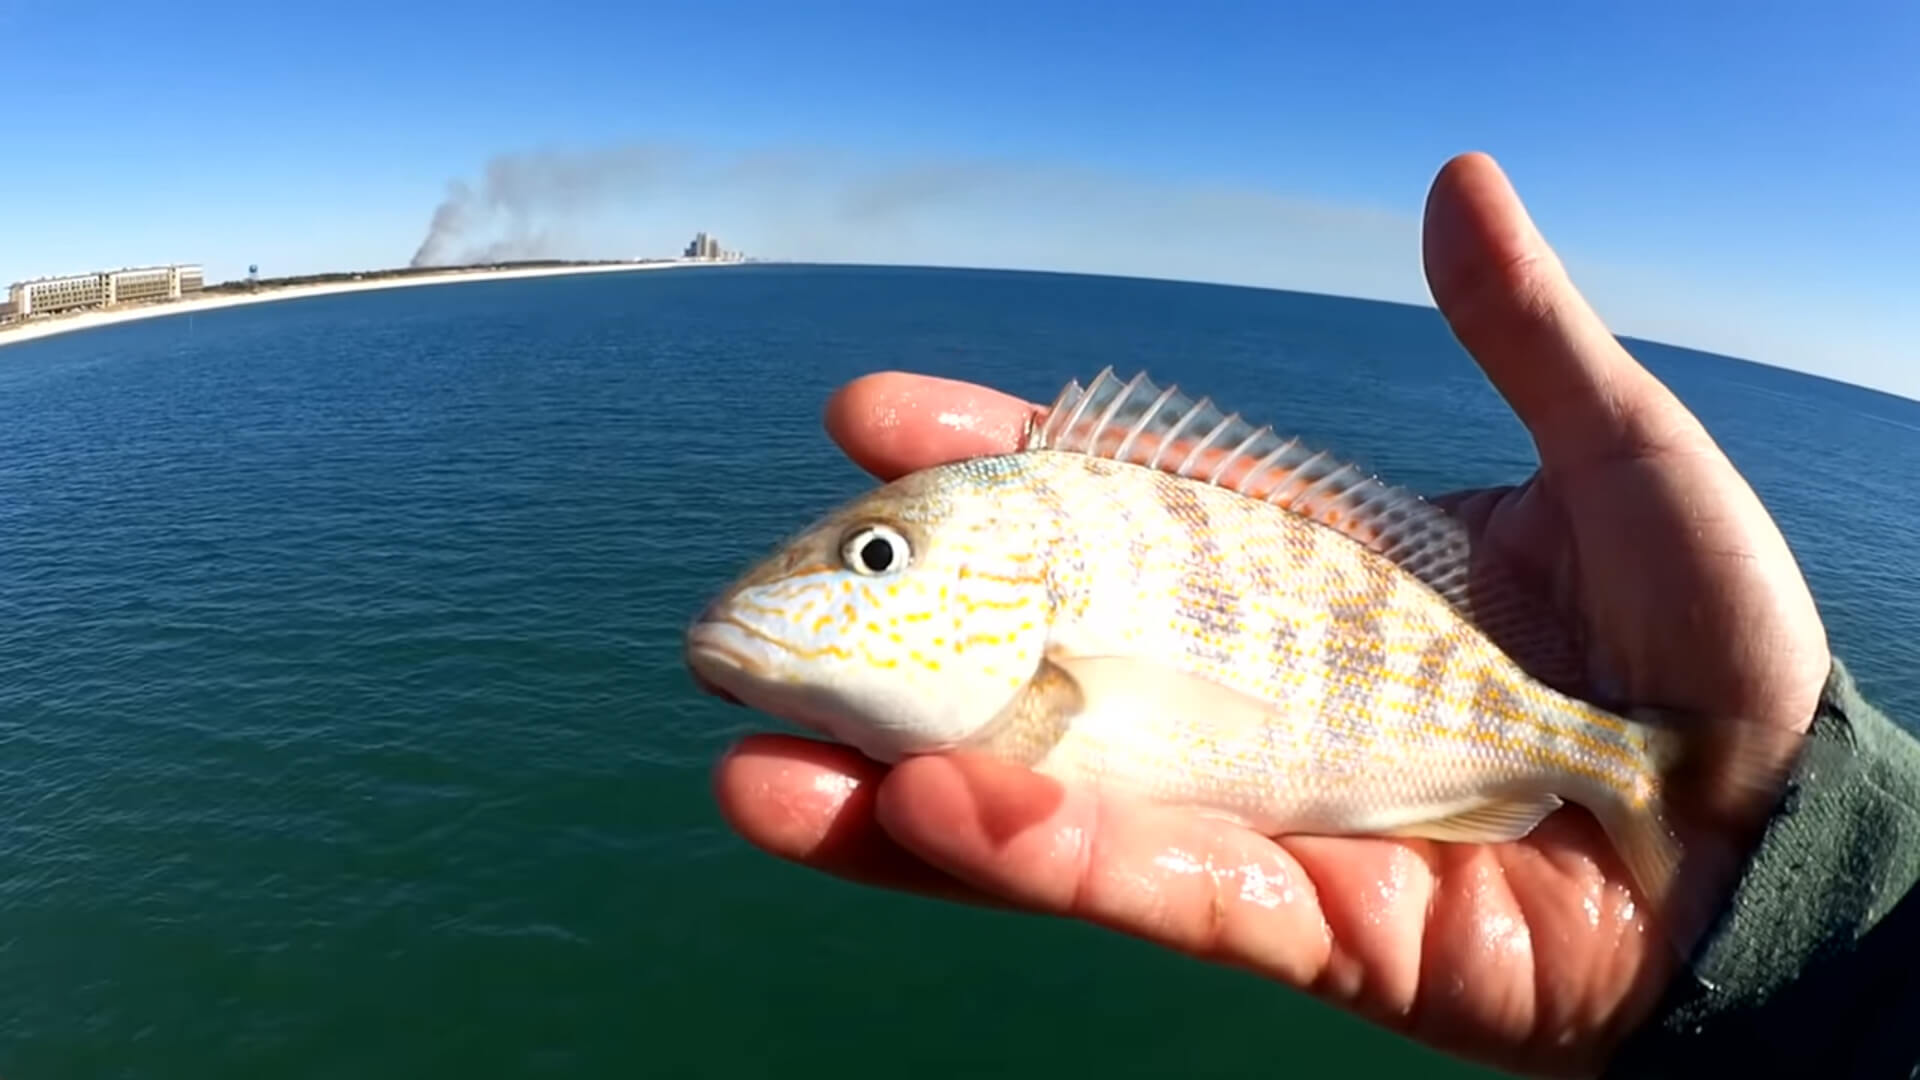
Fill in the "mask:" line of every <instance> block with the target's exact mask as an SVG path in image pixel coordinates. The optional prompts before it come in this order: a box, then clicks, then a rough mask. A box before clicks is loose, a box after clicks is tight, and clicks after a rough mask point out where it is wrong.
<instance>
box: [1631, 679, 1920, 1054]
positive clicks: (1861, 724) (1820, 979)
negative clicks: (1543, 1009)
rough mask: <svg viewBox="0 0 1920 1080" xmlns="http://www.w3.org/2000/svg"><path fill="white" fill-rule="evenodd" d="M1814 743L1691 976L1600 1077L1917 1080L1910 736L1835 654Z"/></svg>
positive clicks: (1918, 909)
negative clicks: (1865, 694) (1913, 1079)
mask: <svg viewBox="0 0 1920 1080" xmlns="http://www.w3.org/2000/svg"><path fill="white" fill-rule="evenodd" d="M1811 736H1812V738H1813V740H1814V741H1815V742H1817V743H1822V744H1824V745H1821V746H1818V747H1814V748H1811V749H1815V750H1818V751H1820V752H1817V753H1808V754H1805V755H1803V756H1802V761H1801V764H1800V766H1799V767H1798V769H1797V770H1796V772H1795V774H1794V776H1793V778H1792V781H1791V783H1790V786H1789V788H1788V791H1787V794H1786V796H1785V797H1784V798H1783V799H1782V800H1781V803H1780V806H1779V808H1778V809H1777V810H1776V812H1775V814H1774V816H1773V818H1772V819H1771V820H1770V821H1769V822H1768V824H1767V826H1766V829H1765V832H1764V833H1763V834H1762V838H1761V840H1760V842H1759V845H1758V847H1757V848H1756V849H1755V851H1754V854H1753V856H1752V858H1751V859H1750V860H1749V862H1748V864H1747V866H1746V868H1745V871H1744V873H1743V875H1742V877H1741V879H1740V882H1739V884H1738V885H1737V886H1736V887H1735V889H1734V892H1733V894H1732V896H1731V898H1730V899H1729V901H1728V904H1727V907H1726V909H1725V911H1724V913H1723V916H1722V918H1721V919H1720V921H1719V924H1718V926H1717V927H1716V929H1715V930H1714V931H1713V932H1712V933H1711V934H1710V935H1709V937H1708V938H1707V939H1706V940H1705V941H1704V942H1703V943H1702V945H1701V948H1700V949H1699V951H1698V952H1697V953H1696V959H1695V965H1694V970H1693V972H1683V973H1681V974H1680V975H1679V976H1678V977H1676V978H1675V979H1674V980H1673V983H1672V985H1671V986H1670V987H1668V989H1667V991H1666V996H1665V998H1664V999H1663V1000H1662V1001H1661V1003H1660V1005H1659V1007H1658V1008H1657V1010H1656V1011H1655V1013H1654V1016H1653V1017H1652V1019H1650V1020H1649V1021H1648V1022H1647V1023H1646V1024H1644V1025H1642V1027H1641V1028H1640V1029H1639V1030H1638V1031H1636V1032H1635V1033H1634V1034H1633V1035H1632V1036H1630V1037H1629V1038H1628V1039H1627V1041H1626V1042H1625V1043H1624V1044H1623V1045H1622V1047H1621V1048H1620V1050H1619V1052H1618V1053H1617V1054H1616V1055H1615V1057H1614V1060H1613V1062H1612V1063H1611V1065H1610V1066H1609V1068H1608V1070H1607V1074H1606V1075H1607V1076H1609V1077H1620V1078H1626V1077H1667V1076H1672V1077H1707V1076H1717V1075H1720V1074H1721V1073H1723V1072H1724V1073H1730V1074H1732V1075H1736V1076H1743V1077H1753V1076H1805V1077H1821V1078H1828V1077H1835V1078H1837V1077H1849V1078H1852V1077H1883V1076H1884V1077H1903V1078H1905V1077H1910V1076H1913V1075H1916V1068H1915V1067H1916V1064H1920V890H1915V889H1914V888H1913V886H1914V883H1915V881H1916V879H1920V741H1916V740H1915V739H1914V737H1913V736H1912V735H1909V734H1908V733H1907V732H1905V731H1903V730H1901V729H1900V728H1899V727H1897V726H1896V725H1895V724H1894V723H1893V722H1892V721H1891V720H1889V719H1888V718H1887V717H1885V716H1884V715H1882V714H1881V713H1880V712H1879V710H1877V709H1875V708H1874V707H1873V706H1871V705H1869V704H1867V702H1866V701H1864V700H1863V699H1862V698H1861V696H1860V693H1859V691H1858V690H1857V689H1856V688H1855V686H1854V684H1853V679H1852V677H1851V676H1850V675H1849V674H1848V673H1847V671H1846V669H1845V668H1844V667H1843V666H1842V665H1841V664H1840V662H1839V661H1838V660H1835V661H1834V667H1833V673H1832V675H1831V676H1830V677H1829V678H1828V680H1827V686H1826V690H1825V693H1824V694H1823V695H1822V696H1821V702H1820V711H1819V714H1818V715H1817V716H1816V717H1815V719H1814V723H1813V728H1812V731H1811ZM1694 972H1697V973H1698V975H1699V976H1701V977H1700V978H1698V979H1696V978H1694V977H1692V976H1693V973H1694ZM1709 987H1711V988H1709Z"/></svg>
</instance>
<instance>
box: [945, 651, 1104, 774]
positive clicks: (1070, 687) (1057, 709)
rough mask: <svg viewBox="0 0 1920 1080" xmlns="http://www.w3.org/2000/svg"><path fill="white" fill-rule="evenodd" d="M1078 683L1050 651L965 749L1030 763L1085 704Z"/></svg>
mask: <svg viewBox="0 0 1920 1080" xmlns="http://www.w3.org/2000/svg"><path fill="white" fill-rule="evenodd" d="M1086 705H1087V698H1086V694H1085V693H1084V692H1083V691H1082V690H1081V687H1080V683H1079V682H1078V681H1077V680H1076V679H1075V678H1074V677H1073V675H1071V674H1070V673H1068V672H1067V671H1066V669H1064V668H1062V667H1061V666H1060V665H1059V664H1058V663H1056V662H1055V661H1054V659H1053V657H1052V655H1051V654H1049V655H1047V656H1045V657H1042V658H1041V660H1040V666H1039V667H1037V668H1035V669H1034V672H1033V677H1032V678H1030V679H1028V680H1027V682H1026V685H1024V686H1022V687H1021V688H1020V689H1019V691H1018V692H1016V693H1015V694H1014V695H1013V700H1012V701H1009V702H1007V704H1006V707H1005V708H1003V709H1001V710H1000V715H998V716H996V717H994V719H993V722H992V723H991V724H988V725H987V727H986V728H985V729H984V730H983V731H981V733H980V734H979V735H977V736H975V737H974V738H973V739H971V740H969V741H968V742H967V744H966V749H968V750H974V751H978V752H981V753H985V754H989V755H992V756H993V757H997V758H1002V759H1004V760H1007V761H1011V762H1015V763H1016V764H1020V765H1028V766H1031V765H1034V764H1037V763H1038V762H1039V761H1040V760H1041V759H1043V758H1045V757H1046V756H1047V752H1048V751H1050V750H1052V749H1053V748H1054V747H1055V746H1056V745H1058V744H1059V742H1060V740H1061V739H1063V738H1065V737H1066V734H1067V729H1068V728H1069V727H1071V726H1072V725H1073V718H1074V717H1076V716H1079V715H1080V713H1081V711H1082V710H1083V709H1085V708H1086Z"/></svg>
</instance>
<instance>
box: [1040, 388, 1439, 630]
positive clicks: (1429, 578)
mask: <svg viewBox="0 0 1920 1080" xmlns="http://www.w3.org/2000/svg"><path fill="white" fill-rule="evenodd" d="M1025 449H1028V450H1062V451H1069V452H1077V453H1083V454H1091V455H1094V456H1096V457H1103V458H1111V459H1113V460H1115V461H1123V462H1127V463H1129V464H1134V465H1143V466H1146V467H1148V468H1155V469H1161V470H1163V471H1166V472H1170V473H1173V474H1175V475H1178V476H1184V477H1187V478H1188V479H1192V480H1199V481H1202V482H1205V483H1209V484H1215V485H1218V486H1220V487H1224V488H1227V489H1229V490H1231V491H1235V492H1238V493H1240V494H1242V495H1245V496H1248V497H1249V498H1254V499H1261V500H1264V501H1266V502H1270V503H1273V504H1275V505H1277V506H1281V507H1284V508H1286V509H1287V510H1291V511H1293V512H1294V513H1296V514H1299V515H1300V516H1302V517H1305V518H1309V519H1311V520H1313V521H1317V522H1319V523H1320V524H1322V525H1325V526H1326V527H1328V528H1330V529H1333V530H1335V531H1337V532H1340V533H1342V534H1344V535H1346V536H1348V537H1351V538H1352V539H1354V540H1356V541H1358V542H1360V543H1361V544H1364V545H1366V546H1367V547H1368V548H1370V549H1372V550H1373V551H1375V552H1378V553H1379V554H1380V555H1383V556H1385V557H1386V558H1388V559H1391V560H1392V561H1393V562H1395V563H1397V564H1398V565H1399V566H1400V567H1402V568H1403V569H1405V570H1406V571H1407V572H1408V573H1410V574H1412V575H1414V576H1415V577H1417V578H1419V579H1420V580H1421V581H1423V582H1425V583H1426V584H1427V586H1428V587H1429V588H1431V589H1433V591H1434V592H1436V593H1439V594H1440V596H1441V597H1442V598H1443V599H1445V600H1446V601H1447V602H1448V603H1450V604H1452V605H1454V606H1455V607H1456V608H1457V609H1459V610H1461V611H1462V612H1463V613H1467V612H1469V611H1470V608H1469V605H1468V602H1467V600H1468V598H1467V582H1468V575H1467V571H1468V561H1469V556H1470V555H1471V553H1472V545H1471V543H1470V542H1469V538H1468V535H1467V530H1466V527H1465V526H1463V525H1462V524H1461V523H1460V522H1459V521H1458V520H1457V519H1455V518H1454V517H1452V516H1451V515H1449V514H1448V513H1447V512H1446V511H1444V510H1442V509H1441V508H1440V507H1438V506H1435V505H1434V504H1432V503H1430V502H1428V501H1427V500H1425V499H1423V498H1421V497H1420V496H1419V495H1418V494H1416V493H1414V492H1412V491H1409V490H1406V489H1404V488H1399V487H1394V486H1392V485H1390V484H1387V483H1385V482H1384V481H1382V480H1380V479H1379V478H1377V477H1374V476H1371V475H1368V474H1367V473H1366V472H1364V471H1362V470H1361V469H1360V468H1358V467H1357V466H1355V465H1353V464H1351V463H1349V462H1346V461H1343V460H1341V459H1339V458H1337V457H1334V456H1332V455H1330V454H1328V453H1325V452H1324V451H1317V450H1314V449H1313V448H1311V447H1308V446H1304V445H1302V444H1301V442H1300V440H1299V439H1296V438H1283V437H1281V436H1280V435H1278V434H1276V433H1275V432H1274V430H1273V429H1272V428H1271V427H1261V428H1255V427H1254V426H1253V425H1252V424H1250V423H1248V422H1247V421H1245V420H1243V419H1241V417H1240V414H1238V413H1230V412H1226V411H1224V410H1222V409H1221V408H1220V407H1219V406H1217V405H1215V404H1214V403H1213V402H1212V400H1211V399H1209V398H1204V397H1203V398H1201V399H1199V400H1198V401H1195V400H1194V399H1193V398H1191V397H1190V396H1188V395H1187V394H1186V393H1184V392H1182V391H1181V390H1180V389H1179V388H1178V387H1176V386H1171V385H1169V386H1166V387H1164V388H1163V387H1160V386H1156V385H1155V384H1154V383H1153V382H1152V381H1151V380H1149V379H1148V378H1147V377H1146V374H1145V373H1144V372H1142V373H1141V374H1138V375H1135V376H1134V377H1133V378H1131V379H1125V380H1122V379H1120V378H1118V377H1116V376H1115V375H1114V373H1113V369H1112V368H1107V369H1105V370H1104V371H1102V372H1100V374H1099V375H1097V376H1095V377H1094V379H1093V381H1092V382H1091V383H1089V384H1088V385H1087V386H1086V387H1084V388H1082V387H1081V385H1080V383H1079V381H1078V380H1075V381H1073V382H1070V383H1068V384H1067V386H1066V388H1065V389H1063V390H1062V391H1061V392H1060V396H1059V397H1058V398H1056V399H1055V400H1054V403H1053V406H1052V407H1051V408H1050V409H1048V411H1047V413H1046V415H1045V416H1044V417H1043V418H1041V419H1039V420H1038V421H1037V422H1036V423H1035V424H1034V425H1033V426H1032V428H1031V429H1030V430H1029V433H1028V437H1027V442H1026V446H1025Z"/></svg>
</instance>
